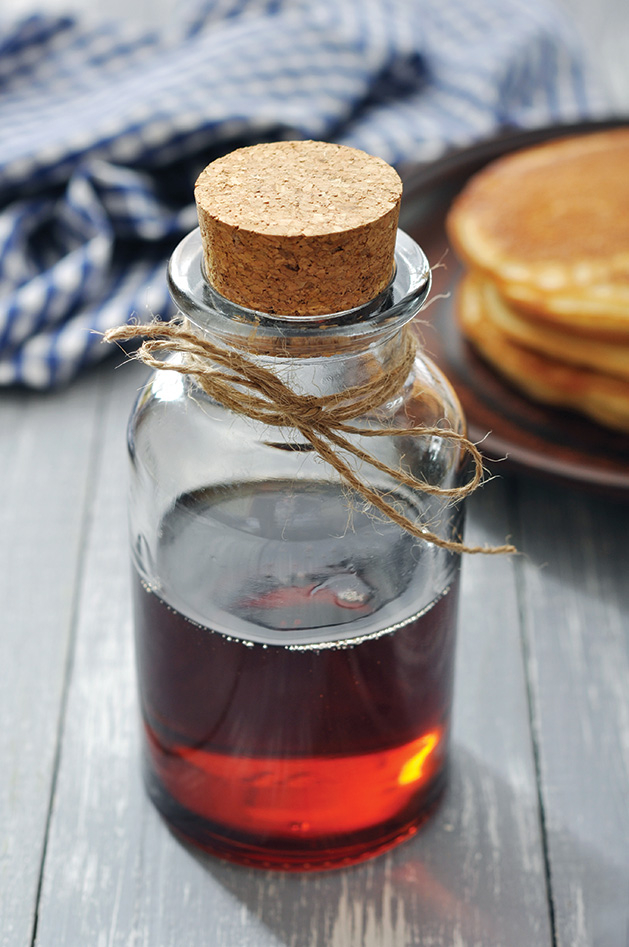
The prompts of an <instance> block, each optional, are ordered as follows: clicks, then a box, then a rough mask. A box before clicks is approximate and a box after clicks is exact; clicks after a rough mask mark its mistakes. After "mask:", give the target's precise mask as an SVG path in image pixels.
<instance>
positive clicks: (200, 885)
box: [37, 368, 550, 947]
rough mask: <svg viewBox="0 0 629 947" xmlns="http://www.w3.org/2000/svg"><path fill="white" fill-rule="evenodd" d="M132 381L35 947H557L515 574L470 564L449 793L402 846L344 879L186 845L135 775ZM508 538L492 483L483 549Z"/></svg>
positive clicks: (122, 377)
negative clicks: (129, 487)
mask: <svg viewBox="0 0 629 947" xmlns="http://www.w3.org/2000/svg"><path fill="white" fill-rule="evenodd" d="M136 378H137V374H136V373H135V369H133V368H131V369H124V370H123V371H122V372H119V373H118V380H119V382H120V384H119V387H118V390H117V391H116V392H115V393H114V398H113V401H112V403H111V406H110V411H109V413H108V415H107V418H106V421H105V426H104V443H105V447H104V451H105V453H104V463H103V465H102V469H101V478H100V482H99V484H98V495H97V500H96V503H95V507H94V519H93V528H92V532H91V535H90V539H89V543H88V548H87V552H86V563H85V583H84V588H83V593H82V598H81V608H80V615H79V622H78V638H77V648H76V656H75V661H74V668H73V679H72V683H71V688H70V693H69V698H68V712H67V716H66V726H65V731H64V741H63V753H62V757H61V763H60V771H59V778H58V782H57V795H56V799H55V805H54V809H53V816H52V821H51V831H50V839H49V844H48V850H47V859H46V865H45V871H44V878H43V886H42V897H41V902H40V911H39V926H38V935H37V947H50V945H57V944H59V943H68V944H75V943H77V944H99V945H100V944H103V945H105V944H106V945H108V947H114V945H134V947H139V945H147V947H148V945H150V947H174V945H178V947H179V945H181V944H186V945H190V947H194V945H202V944H208V945H210V944H211V945H217V944H220V945H221V947H236V945H238V947H241V945H242V947H244V945H252V947H253V945H255V947H272V945H287V947H288V945H290V947H323V945H325V947H359V945H360V947H376V945H386V947H389V945H390V947H396V945H405V947H411V945H420V944H421V945H431V944H435V945H436V944H439V945H444V944H448V945H449V944H457V945H461V947H464V945H470V947H471V945H482V947H493V945H496V947H497V945H503V944H507V943H508V944H509V945H510V947H518V945H522V947H524V945H526V947H529V945H530V944H533V943H534V944H535V945H536V947H537V945H539V947H543V945H545V944H546V945H548V944H550V933H549V921H548V914H547V902H546V888H545V879H544V868H543V856H542V850H541V841H540V828H539V821H538V811H537V792H536V787H535V778H534V767H533V761H532V752H531V742H530V733H529V725H528V715H527V701H526V690H525V683H524V675H523V667H522V658H521V650H520V644H519V629H518V615H517V605H516V596H515V586H514V577H513V564H512V562H510V561H507V560H503V561H496V560H487V559H474V560H470V561H469V562H467V563H466V567H465V576H464V588H463V615H462V622H461V646H460V651H459V662H458V697H457V703H456V724H455V749H454V764H453V772H452V779H451V786H450V790H449V793H448V795H447V798H446V799H445V801H444V804H443V805H442V807H441V809H440V810H439V812H438V813H437V815H436V816H435V818H434V819H433V820H432V821H431V822H430V823H429V824H428V825H426V826H425V828H424V829H423V830H422V831H421V832H420V833H419V834H418V835H417V836H416V838H415V839H413V840H412V841H411V842H409V843H407V844H406V845H404V846H401V847H399V848H398V849H397V850H395V851H393V852H391V853H389V854H388V855H386V856H384V857H382V858H380V859H377V860H375V861H372V862H370V863H366V864H364V865H362V866H360V867H357V868H355V869H352V870H348V871H338V872H331V873H326V874H318V875H287V874H279V873H268V872H263V871H256V870H248V869H244V868H239V867H236V866H230V865H227V864H224V863H222V862H219V861H217V860H214V859H211V858H208V857H205V856H202V855H199V854H196V853H194V852H193V851H191V850H189V849H187V848H185V847H183V846H182V845H181V844H179V843H178V842H177V841H176V840H175V839H174V838H173V837H172V836H171V835H170V833H169V832H168V831H167V830H166V828H165V827H164V825H163V824H162V823H161V821H160V819H159V817H158V816H157V815H156V813H155V812H154V811H153V809H152V808H151V806H150V804H149V803H148V801H147V800H146V799H145V796H144V793H143V790H142V787H141V785H140V779H139V763H138V730H139V727H138V719H137V707H136V697H135V681H134V676H133V667H132V643H131V617H130V606H129V576H128V571H129V570H128V565H127V538H126V516H125V494H126V488H125V482H126V461H125V457H124V445H123V433H124V425H125V419H126V415H127V413H128V410H129V407H130V390H129V389H130V388H133V387H134V386H135V379H136ZM505 532H508V529H507V526H506V515H505V499H504V496H503V492H502V490H501V487H500V485H499V484H498V483H495V484H492V485H491V488H490V489H488V490H487V492H486V494H485V496H484V497H481V498H479V500H478V501H477V502H475V503H474V507H473V515H472V529H471V533H470V535H471V536H472V538H473V539H474V541H480V540H487V541H491V540H495V539H498V538H502V537H503V536H504V534H505Z"/></svg>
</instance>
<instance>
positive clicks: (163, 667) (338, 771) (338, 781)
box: [135, 485, 457, 870]
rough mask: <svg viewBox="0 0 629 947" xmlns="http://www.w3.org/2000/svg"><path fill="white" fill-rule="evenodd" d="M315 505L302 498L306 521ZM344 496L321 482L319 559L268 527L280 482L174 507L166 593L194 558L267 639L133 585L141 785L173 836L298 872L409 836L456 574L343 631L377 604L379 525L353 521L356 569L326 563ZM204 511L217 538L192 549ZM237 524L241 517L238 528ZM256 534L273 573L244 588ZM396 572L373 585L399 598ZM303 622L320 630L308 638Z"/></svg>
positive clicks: (435, 737)
mask: <svg viewBox="0 0 629 947" xmlns="http://www.w3.org/2000/svg"><path fill="white" fill-rule="evenodd" d="M312 499H313V497H312V496H309V497H306V499H305V500H304V498H303V497H298V499H297V506H298V508H299V510H300V511H301V514H302V521H301V526H300V527H299V530H303V527H304V517H305V518H306V519H307V518H308V517H307V516H306V513H305V511H306V510H307V507H308V503H309V502H310V501H311V500H312ZM244 500H246V504H245V507H243V501H244ZM223 501H225V502H223ZM234 502H236V506H234ZM346 502H347V497H346V496H345V495H343V496H341V494H340V492H338V493H337V492H336V491H334V493H331V492H329V491H328V493H327V494H324V495H323V497H322V496H321V491H319V496H318V501H317V503H316V504H313V508H312V509H313V515H314V514H315V513H316V516H317V521H318V522H319V523H320V536H321V539H320V548H317V549H314V551H313V545H312V543H308V544H307V548H306V546H303V543H302V542H301V540H300V539H299V536H298V535H297V534H291V533H290V532H289V533H288V534H287V531H286V525H285V524H284V527H283V528H282V530H281V533H280V535H279V536H278V535H277V528H276V527H277V525H278V524H277V522H275V521H274V520H273V516H271V515H270V514H272V513H274V514H277V515H280V513H281V516H283V517H285V512H286V511H285V503H286V496H285V491H284V490H283V489H282V487H281V486H280V487H277V486H274V487H272V488H271V487H269V488H266V489H264V488H263V487H260V485H257V486H256V488H255V490H253V488H252V489H250V490H248V491H247V490H246V489H244V488H243V489H241V490H240V491H239V492H238V494H237V495H236V494H235V493H234V492H232V493H230V494H228V495H227V497H225V496H223V498H222V501H220V502H218V504H217V501H216V498H215V497H214V496H208V495H206V494H196V495H192V496H188V497H185V498H181V502H180V503H179V504H178V505H177V506H176V507H175V510H174V511H173V512H171V514H169V516H168V518H167V520H168V521H167V522H166V521H165V522H164V524H163V528H162V539H163V543H162V550H161V551H162V554H163V557H162V562H161V565H162V572H163V574H165V575H166V576H167V579H168V585H169V590H170V591H171V593H172V594H171V595H170V596H169V598H170V600H171V601H172V602H177V603H179V598H178V595H177V586H178V585H179V586H180V588H181V587H182V586H184V585H185V584H186V582H188V581H189V572H190V569H194V568H196V569H197V570H198V569H199V568H202V570H203V574H204V575H205V576H206V579H207V586H206V589H210V590H211V589H212V586H213V584H215V583H218V586H220V593H221V596H222V598H221V601H222V603H223V605H224V606H225V607H227V606H228V605H229V608H230V610H231V611H232V613H233V614H234V615H235V616H238V615H239V616H241V617H243V616H244V618H245V619H246V621H248V622H252V621H253V620H254V619H255V620H256V622H257V624H256V629H257V637H258V638H259V640H254V641H252V640H250V639H244V638H241V637H236V636H233V635H229V634H226V633H225V632H221V631H216V630H213V629H212V628H211V627H209V626H208V625H205V624H203V623H201V622H199V621H196V620H191V619H190V618H188V617H187V616H186V615H184V614H183V613H182V611H181V610H180V609H178V608H175V607H174V605H173V604H170V603H169V602H167V601H166V597H165V595H164V597H162V596H161V595H158V594H156V593H155V592H154V591H151V590H150V588H149V587H148V586H147V585H146V584H145V583H144V582H143V581H142V580H141V579H140V578H139V577H137V580H136V584H135V598H136V653H137V662H138V674H139V685H140V696H141V704H142V712H143V717H144V725H145V735H146V739H145V773H146V781H147V785H148V788H149V792H150V794H151V797H152V799H153V801H154V802H155V804H156V805H157V807H158V809H159V810H160V811H161V812H162V814H163V815H164V816H165V818H166V819H167V820H168V821H169V822H170V823H171V825H172V826H173V827H174V828H175V829H176V830H177V831H178V832H179V833H180V834H182V835H184V836H185V837H187V838H188V839H190V840H192V841H194V842H195V843H196V844H198V845H200V846H201V847H203V848H206V849H208V850H209V851H211V852H213V853H215V854H218V855H221V856H222V857H226V858H230V859H232V860H235V861H239V862H244V863H246V864H257V865H260V866H264V867H275V868H284V869H301V870H304V869H309V868H312V869H314V868H327V867H334V866H338V865H342V864H350V863H352V862H355V861H360V860H361V859H362V858H365V857H368V856H370V855H374V854H376V853H378V852H379V851H382V850H384V849H385V848H388V847H390V846H391V845H392V844H395V843H396V842H398V841H401V840H402V839H403V838H405V837H408V836H409V835H411V834H413V832H414V831H415V830H416V828H417V826H418V824H420V822H421V821H422V820H423V818H424V817H425V816H426V814H427V813H428V811H429V809H430V808H431V806H432V805H433V803H434V802H435V800H436V799H437V797H438V795H439V793H440V791H441V789H442V788H443V784H444V777H445V766H446V756H447V744H448V736H449V721H450V705H451V697H452V676H453V657H454V638H455V625H456V599H457V579H456V578H454V579H453V580H452V582H451V584H450V585H449V586H448V588H447V589H445V590H444V591H443V592H442V593H441V594H440V596H439V597H438V598H437V599H436V600H435V601H434V602H433V603H432V604H431V605H430V606H429V607H428V608H426V609H424V610H422V612H421V613H420V614H417V613H416V614H415V615H411V617H410V618H408V617H407V618H405V619H402V620H400V621H399V622H393V623H392V624H391V625H389V626H388V627H387V628H384V629H382V630H381V631H380V632H379V633H378V634H371V635H366V636H364V637H363V638H357V639H356V641H353V640H352V637H351V635H352V634H353V629H352V624H353V622H352V616H353V617H354V619H361V618H362V619H364V618H365V616H366V615H369V614H370V612H371V611H372V610H374V609H375V614H377V610H378V607H379V606H380V604H381V601H380V599H379V598H378V591H379V589H378V587H376V585H375V584H374V582H375V578H374V577H377V576H378V570H377V569H376V570H373V569H372V570H371V571H370V569H369V568H368V564H367V560H368V559H372V558H373V556H371V555H370V553H369V550H367V549H365V548H364V546H365V543H364V540H365V536H364V534H363V535H362V537H361V535H360V534H361V532H362V529H363V527H364V528H367V527H368V528H369V530H371V531H373V523H372V521H371V520H369V523H368V524H367V523H362V524H361V523H359V524H357V530H356V533H357V534H358V535H357V536H356V535H355V534H353V539H352V540H351V541H352V542H354V543H355V545H356V548H355V550H354V556H353V557H352V563H353V564H352V566H351V567H350V566H348V560H347V557H345V558H344V559H343V560H342V563H341V562H340V561H338V562H336V563H334V560H335V555H334V550H335V549H336V548H337V546H338V543H337V540H331V539H330V538H329V536H330V532H329V525H330V524H329V522H327V520H328V518H329V516H330V515H331V514H333V518H335V517H337V516H338V514H339V512H340V509H341V506H340V504H341V503H342V504H343V508H344V505H345V504H346ZM230 503H231V506H230V505H229V504H230ZM280 503H281V504H284V506H282V507H281V510H280V511H279V512H278V504H280ZM226 509H228V512H230V515H228V516H226V515H224V514H225V510H226ZM234 510H236V512H237V516H236V517H235V519H234V518H233V517H232V519H230V516H231V514H234ZM182 511H184V512H182ZM243 511H246V514H247V515H246V516H243V515H242V514H243ZM199 516H201V517H204V516H205V517H206V518H207V517H208V516H209V517H210V518H211V520H212V524H213V526H214V527H215V529H214V530H213V532H216V531H218V534H219V535H218V537H216V538H217V539H218V548H219V549H220V555H219V556H217V557H216V556H209V558H208V551H207V550H208V545H207V542H204V543H202V544H201V543H200V542H197V541H196V540H200V538H201V537H202V536H203V531H202V530H200V529H199V525H198V520H199ZM276 519H277V516H276ZM221 523H222V526H223V527H225V530H224V534H223V535H221V532H222V530H221V527H220V524H221ZM235 523H239V524H240V525H241V526H242V524H243V523H246V524H247V530H248V531H249V532H248V534H247V535H244V536H243V534H242V532H243V531H242V530H236V531H234V524H235ZM274 523H275V525H274ZM256 524H257V525H256ZM260 524H262V525H260ZM326 524H327V525H326ZM337 525H338V524H337ZM310 526H311V527H312V524H310ZM311 532H312V529H310V530H309V534H310V533H311ZM228 534H229V537H228ZM238 534H240V535H238ZM230 539H231V540H232V541H233V543H232V544H230V541H229V540H230ZM260 539H262V542H261V544H260V546H259V548H258V550H257V552H256V550H255V548H254V550H253V554H254V555H256V556H258V559H259V558H260V556H262V558H264V557H265V556H268V555H269V553H271V554H272V557H273V558H275V560H276V570H275V572H274V577H273V579H271V577H270V576H269V577H268V581H266V582H265V581H263V582H260V581H258V582H257V584H256V586H255V589H253V588H252V586H251V583H250V578H251V575H252V571H251V570H252V562H251V559H250V554H251V546H252V545H253V546H254V547H256V543H257V542H258V540H260ZM400 541H401V542H402V543H405V542H407V541H408V539H407V537H406V536H402V537H401V539H400ZM274 543H279V544H280V545H278V546H277V548H275V547H274V546H273V544H274ZM269 544H271V546H272V547H273V548H271V549H269V548H268V546H269ZM314 545H315V546H317V542H316V541H315V543H314ZM245 546H246V549H247V550H248V554H247V553H245V551H244V549H245ZM346 547H347V542H344V543H343V544H342V546H338V549H341V548H345V550H346ZM361 547H362V551H361V552H360V555H359V551H360V550H361ZM238 549H240V555H238V554H237V552H238ZM346 551H347V550H346ZM371 551H372V552H373V550H371ZM280 553H283V554H286V553H290V555H289V557H288V558H289V560H290V564H291V568H288V567H287V565H286V562H287V561H288V560H282V561H280V562H279V563H278V562H277V557H278V556H279V554H280ZM248 555H249V557H248ZM360 556H362V563H361V559H360ZM337 558H338V557H337ZM376 558H377V557H376ZM215 561H218V562H220V568H219V567H217V568H219V574H218V575H216V574H215V573H214V571H213V569H214V566H213V565H212V563H214V562H215ZM305 564H307V565H308V567H309V568H308V569H307V570H305V571H304V568H303V567H304V565H305ZM225 565H227V569H225V568H224V567H225ZM258 565H259V561H258ZM361 566H362V567H361ZM291 569H292V571H291ZM383 571H386V570H385V569H384V567H383V566H382V564H381V567H380V572H383ZM397 571H398V572H399V570H397ZM277 575H282V581H281V582H279V581H278V580H277ZM397 578H398V579H399V580H400V581H401V582H402V584H404V583H405V582H406V581H407V579H408V577H407V578H406V579H404V577H401V578H400V576H399V575H398V576H397ZM197 579H198V576H197ZM385 579H386V577H385ZM391 581H393V580H391V577H390V576H389V578H388V580H383V579H381V581H380V583H379V585H380V593H381V594H382V588H385V589H386V592H387V594H388V595H390V594H393V593H394V592H395V587H394V586H395V582H394V583H393V587H392V586H391ZM387 583H388V584H387ZM197 587H198V586H197ZM207 594H210V593H207ZM212 597H213V598H216V597H218V591H217V590H216V589H214V591H213V592H212ZM198 605H199V603H198V602H197V605H196V608H198ZM194 613H195V614H197V612H196V610H195V611H194ZM304 622H305V623H306V624H307V628H306V631H305V632H304ZM235 623H236V624H237V622H235ZM308 629H311V630H313V634H314V631H315V630H316V632H317V634H316V635H315V636H314V637H315V641H314V643H311V644H310V645H309V644H308V641H309V637H308ZM356 642H358V643H356Z"/></svg>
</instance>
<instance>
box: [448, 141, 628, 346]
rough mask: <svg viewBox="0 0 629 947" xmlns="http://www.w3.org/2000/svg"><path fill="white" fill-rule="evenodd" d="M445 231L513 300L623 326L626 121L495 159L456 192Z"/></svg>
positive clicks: (551, 313)
mask: <svg viewBox="0 0 629 947" xmlns="http://www.w3.org/2000/svg"><path fill="white" fill-rule="evenodd" d="M448 232H449V235H450V238H451V240H452V243H453V245H454V247H455V250H456V251H457V253H458V254H459V255H460V256H461V257H462V258H463V260H464V261H465V262H466V263H467V264H468V265H470V266H471V267H475V268H478V269H480V270H482V271H484V272H485V273H486V274H487V275H489V276H490V277H491V278H492V279H493V280H494V281H495V282H496V284H497V286H498V288H499V290H500V292H501V293H502V294H503V296H504V297H505V298H506V299H507V300H508V301H510V302H512V303H513V304H515V305H516V306H521V307H523V308H528V309H530V310H533V311H534V312H535V313H537V314H538V315H539V316H540V317H542V318H546V319H549V320H550V321H552V322H556V323H559V324H562V323H565V324H569V325H570V326H572V327H573V328H583V329H585V330H587V331H592V332H601V333H602V334H621V335H626V334H629V128H621V129H615V130H612V131H604V132H598V133H595V134H590V135H580V136H576V137H570V138H563V139H558V140H554V141H552V142H549V143H547V144H544V145H539V146H536V147H533V148H529V149H526V150H525V151H521V152H516V153H514V154H510V155H507V156H506V157H504V158H501V159H499V160H497V161H494V162H493V163H492V164H490V165H488V166H487V167H486V168H485V169H484V170H482V171H481V172H479V173H478V174H477V175H475V176H474V177H473V178H472V179H471V180H470V181H469V182H468V184H467V186H466V187H465V188H464V190H463V191H462V192H461V194H460V195H459V197H458V198H457V199H456V200H455V202H454V204H453V207H452V209H451V211H450V215H449V219H448Z"/></svg>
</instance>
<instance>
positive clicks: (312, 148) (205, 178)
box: [195, 141, 402, 238]
mask: <svg viewBox="0 0 629 947" xmlns="http://www.w3.org/2000/svg"><path fill="white" fill-rule="evenodd" d="M401 193H402V182H401V181H400V178H399V176H398V174H397V172H396V171H394V169H393V168H392V167H390V166H389V165H388V164H387V163H386V162H385V161H383V160H382V159H381V158H375V157H373V156H372V155H368V154H365V153H364V152H362V151H357V150H356V149H354V148H348V147H346V146H344V145H335V144H330V143H328V142H320V141H280V142H272V143H269V144H260V145H253V146H251V147H248V148H240V149H238V150H237V151H233V152H231V154H228V155H226V156H225V157H224V158H219V159H218V160H216V161H214V162H212V164H210V165H208V167H207V168H206V169H205V170H204V171H203V172H202V173H201V175H200V176H199V178H198V180H197V184H196V189H195V197H196V201H197V204H198V205H199V206H200V207H203V209H204V210H205V211H206V213H208V214H209V215H211V216H212V217H213V218H214V219H216V220H218V221H221V222H222V223H224V224H226V225H228V226H231V227H235V228H238V229H239V230H244V231H253V232H256V233H260V234H266V235H268V236H272V235H278V236H279V235H282V236H284V237H289V238H290V237H303V236H306V237H308V236H318V235H323V234H333V233H344V232H347V231H350V230H353V229H355V228H357V227H364V226H367V225H369V224H370V223H372V222H373V221H377V220H379V219H381V218H382V217H383V215H385V214H387V212H389V211H391V210H392V209H394V208H395V207H396V205H397V204H398V203H399V201H400V197H401Z"/></svg>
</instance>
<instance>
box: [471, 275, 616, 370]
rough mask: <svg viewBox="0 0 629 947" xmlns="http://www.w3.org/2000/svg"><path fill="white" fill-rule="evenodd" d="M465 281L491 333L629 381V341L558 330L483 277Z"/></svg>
mask: <svg viewBox="0 0 629 947" xmlns="http://www.w3.org/2000/svg"><path fill="white" fill-rule="evenodd" d="M466 280H468V281H469V282H471V283H472V284H473V285H472V286H471V287H470V288H469V289H468V290H467V292H468V293H472V292H473V293H476V294H478V297H479V298H478V301H477V305H480V306H482V308H483V311H484V313H485V315H486V317H487V319H488V320H489V322H490V323H491V328H492V331H494V330H497V331H499V332H501V333H502V334H504V335H506V336H508V338H509V339H511V341H512V342H516V343H517V344H519V345H522V346H524V347H525V348H528V349H531V350H532V351H534V352H538V353H539V354H541V355H546V356H548V357H550V358H553V359H556V360H558V361H561V362H567V363H568V364H569V365H577V366H580V367H582V368H591V369H594V370H595V371H598V372H602V373H603V374H606V375H617V376H618V377H619V378H625V379H626V380H627V381H629V339H626V340H625V341H624V344H623V343H619V342H610V341H606V340H601V339H600V338H588V337H586V336H584V335H582V334H580V333H579V332H575V331H574V327H573V326H569V327H566V328H559V327H556V326H554V325H552V324H548V323H544V322H543V321H540V320H539V319H531V318H527V316H526V313H523V312H521V311H519V310H518V309H516V308H515V307H514V306H512V305H510V304H509V303H508V302H507V301H506V300H505V299H504V298H503V297H502V295H501V294H500V292H499V290H498V288H497V287H496V285H495V284H494V283H492V282H491V281H490V280H488V279H487V278H486V277H484V276H483V275H482V274H476V273H474V274H470V275H469V276H467V277H466ZM568 328H569V329H570V331H567V330H568Z"/></svg>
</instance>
